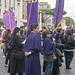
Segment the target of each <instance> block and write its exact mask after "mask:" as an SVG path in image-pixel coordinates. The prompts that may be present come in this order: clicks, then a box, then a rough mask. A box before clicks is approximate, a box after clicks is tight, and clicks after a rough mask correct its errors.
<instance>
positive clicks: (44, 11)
mask: <svg viewBox="0 0 75 75" xmlns="http://www.w3.org/2000/svg"><path fill="white" fill-rule="evenodd" d="M40 11H41V14H42V15H44V14H47V15H54V12H55V8H53V9H39V12H40ZM65 14H67V12H66V11H63V15H65Z"/></svg>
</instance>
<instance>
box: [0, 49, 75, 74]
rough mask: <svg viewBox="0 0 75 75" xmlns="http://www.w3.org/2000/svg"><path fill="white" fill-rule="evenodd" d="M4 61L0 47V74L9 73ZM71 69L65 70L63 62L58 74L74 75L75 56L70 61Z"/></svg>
mask: <svg viewBox="0 0 75 75" xmlns="http://www.w3.org/2000/svg"><path fill="white" fill-rule="evenodd" d="M4 61H5V58H3V52H2V49H0V75H9V74H8V73H7V69H8V68H7V67H4ZM42 62H43V58H42V56H41V63H42ZM71 67H72V70H66V69H65V64H64V63H63V66H62V67H61V68H60V69H61V73H60V75H75V57H74V59H73V61H72V64H71ZM42 75H44V73H42Z"/></svg>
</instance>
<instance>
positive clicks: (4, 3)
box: [0, 0, 27, 27]
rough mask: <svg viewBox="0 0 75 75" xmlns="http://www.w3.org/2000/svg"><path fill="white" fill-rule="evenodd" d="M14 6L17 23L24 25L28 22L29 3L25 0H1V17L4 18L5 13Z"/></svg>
mask: <svg viewBox="0 0 75 75" xmlns="http://www.w3.org/2000/svg"><path fill="white" fill-rule="evenodd" d="M10 8H13V11H14V15H15V21H16V25H17V26H18V27H20V26H24V25H26V23H27V3H26V2H25V0H0V18H1V19H3V13H4V12H5V11H8V9H10Z"/></svg>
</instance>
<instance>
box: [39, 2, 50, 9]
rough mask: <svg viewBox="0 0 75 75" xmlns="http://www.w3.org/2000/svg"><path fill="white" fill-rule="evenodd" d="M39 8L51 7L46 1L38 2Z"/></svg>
mask: <svg viewBox="0 0 75 75" xmlns="http://www.w3.org/2000/svg"><path fill="white" fill-rule="evenodd" d="M38 6H39V9H51V5H50V4H48V2H39V5H38Z"/></svg>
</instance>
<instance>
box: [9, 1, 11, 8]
mask: <svg viewBox="0 0 75 75" xmlns="http://www.w3.org/2000/svg"><path fill="white" fill-rule="evenodd" d="M9 8H11V0H9Z"/></svg>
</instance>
